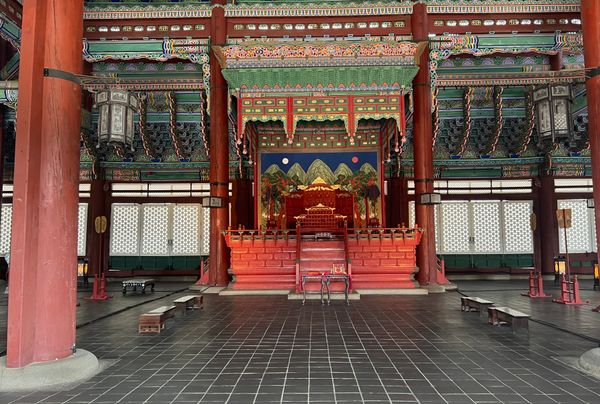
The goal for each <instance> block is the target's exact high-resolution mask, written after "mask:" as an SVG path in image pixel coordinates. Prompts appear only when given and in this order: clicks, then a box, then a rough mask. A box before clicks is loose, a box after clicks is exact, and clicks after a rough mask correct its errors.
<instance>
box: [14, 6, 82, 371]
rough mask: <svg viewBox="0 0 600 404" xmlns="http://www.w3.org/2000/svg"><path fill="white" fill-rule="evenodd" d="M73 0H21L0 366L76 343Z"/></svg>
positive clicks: (46, 357) (52, 355)
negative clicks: (0, 361) (54, 73)
mask: <svg viewBox="0 0 600 404" xmlns="http://www.w3.org/2000/svg"><path fill="white" fill-rule="evenodd" d="M82 38H83V1H82V0H70V1H64V0H28V1H25V2H24V4H23V28H22V40H21V64H20V68H19V109H18V119H17V140H16V150H15V177H14V178H15V179H14V186H15V188H14V198H13V226H12V229H13V231H12V248H11V250H12V251H11V260H10V264H11V268H10V269H11V271H10V294H9V301H8V337H7V359H6V364H7V367H9V368H19V367H24V366H25V365H28V364H30V363H32V362H45V361H53V360H55V359H62V358H66V357H67V356H69V355H71V353H72V348H73V346H74V345H75V304H76V268H77V201H78V184H79V131H80V127H81V117H80V109H81V89H80V87H79V85H77V84H75V83H73V82H71V81H68V80H65V79H60V78H54V77H44V68H50V69H56V70H61V71H65V72H70V73H80V72H81V41H82Z"/></svg>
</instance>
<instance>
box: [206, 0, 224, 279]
mask: <svg viewBox="0 0 600 404" xmlns="http://www.w3.org/2000/svg"><path fill="white" fill-rule="evenodd" d="M225 3H226V1H225V0H213V1H212V4H214V5H221V6H223V5H224V4H225ZM210 25H211V28H210V39H211V44H213V45H225V41H226V33H227V23H226V19H225V10H224V8H223V7H215V8H213V11H212V18H211V24H210ZM210 75H211V76H210V174H209V176H210V178H209V180H210V194H211V196H219V197H221V198H222V199H223V204H222V207H221V208H210V209H211V210H210V266H209V274H208V282H209V284H210V285H216V286H226V285H227V284H228V283H229V276H228V275H227V269H228V265H229V260H228V251H227V245H226V244H225V238H224V237H223V234H222V232H223V231H224V230H227V227H228V226H229V132H228V128H227V125H228V119H227V83H226V82H225V79H224V78H223V75H222V74H221V67H220V66H219V62H218V60H217V58H216V56H215V53H214V52H213V51H212V50H211V52H210Z"/></svg>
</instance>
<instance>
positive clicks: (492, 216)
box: [471, 202, 502, 253]
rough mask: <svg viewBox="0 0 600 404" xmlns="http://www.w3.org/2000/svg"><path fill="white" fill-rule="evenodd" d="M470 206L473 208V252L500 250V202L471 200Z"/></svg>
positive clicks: (495, 251) (496, 251)
mask: <svg viewBox="0 0 600 404" xmlns="http://www.w3.org/2000/svg"><path fill="white" fill-rule="evenodd" d="M471 206H472V208H473V252H475V253H499V252H501V251H502V239H501V235H500V203H498V202H473V203H471Z"/></svg>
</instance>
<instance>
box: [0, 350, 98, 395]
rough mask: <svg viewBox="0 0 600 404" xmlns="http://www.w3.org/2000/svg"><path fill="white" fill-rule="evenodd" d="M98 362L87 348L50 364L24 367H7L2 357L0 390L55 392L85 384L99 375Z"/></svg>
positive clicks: (4, 357)
mask: <svg viewBox="0 0 600 404" xmlns="http://www.w3.org/2000/svg"><path fill="white" fill-rule="evenodd" d="M100 370H101V367H100V365H99V363H98V359H97V358H96V356H95V355H94V354H92V353H91V352H88V351H86V350H85V349H78V350H77V352H75V353H74V354H73V355H71V356H69V357H67V358H64V359H58V360H55V361H51V362H40V363H32V364H30V365H27V366H25V367H22V368H7V367H6V356H3V357H1V358H0V391H2V392H12V391H48V390H49V391H53V390H57V389H59V388H61V387H64V386H71V385H74V384H78V383H81V382H84V381H85V380H87V379H89V378H91V377H92V376H94V375H96V374H97V373H99V372H100Z"/></svg>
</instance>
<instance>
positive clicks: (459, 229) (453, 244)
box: [441, 202, 471, 254]
mask: <svg viewBox="0 0 600 404" xmlns="http://www.w3.org/2000/svg"><path fill="white" fill-rule="evenodd" d="M469 216H470V215H469V203H468V202H447V203H444V204H442V232H441V236H442V239H441V243H442V249H443V251H444V252H445V253H447V254H461V253H462V254H465V253H468V252H470V251H471V245H470V241H471V235H470V218H469Z"/></svg>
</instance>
